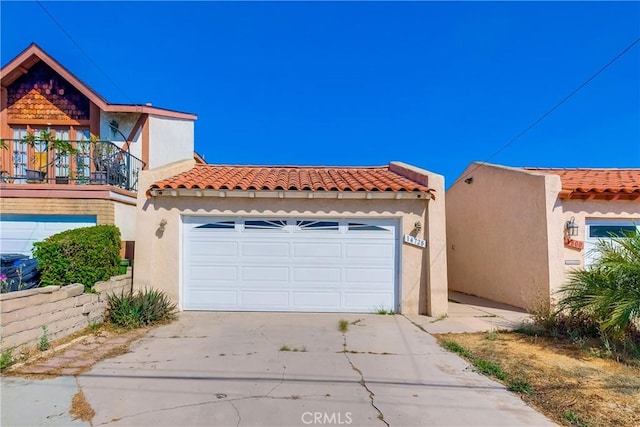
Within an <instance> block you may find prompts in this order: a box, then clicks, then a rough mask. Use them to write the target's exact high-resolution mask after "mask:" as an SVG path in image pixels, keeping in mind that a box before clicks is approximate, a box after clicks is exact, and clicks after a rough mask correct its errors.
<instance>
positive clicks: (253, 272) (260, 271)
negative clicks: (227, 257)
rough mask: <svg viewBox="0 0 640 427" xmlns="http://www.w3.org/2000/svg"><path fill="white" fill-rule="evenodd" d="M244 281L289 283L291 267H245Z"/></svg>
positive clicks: (243, 270)
mask: <svg viewBox="0 0 640 427" xmlns="http://www.w3.org/2000/svg"><path fill="white" fill-rule="evenodd" d="M242 281H244V282H285V283H286V282H288V281H289V267H272V266H269V265H268V264H266V265H255V266H251V267H248V266H243V267H242Z"/></svg>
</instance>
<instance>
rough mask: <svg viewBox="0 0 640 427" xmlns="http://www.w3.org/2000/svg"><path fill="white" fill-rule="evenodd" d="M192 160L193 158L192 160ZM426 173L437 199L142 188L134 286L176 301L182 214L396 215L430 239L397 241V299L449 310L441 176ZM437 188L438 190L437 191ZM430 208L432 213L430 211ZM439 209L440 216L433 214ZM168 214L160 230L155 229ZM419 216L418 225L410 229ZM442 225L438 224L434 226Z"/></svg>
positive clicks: (150, 178)
mask: <svg viewBox="0 0 640 427" xmlns="http://www.w3.org/2000/svg"><path fill="white" fill-rule="evenodd" d="M191 163H192V162H191ZM190 167H191V166H190V164H189V162H182V163H179V164H174V165H171V166H169V167H167V168H162V169H156V170H150V171H145V172H143V174H142V175H141V188H148V187H149V185H150V184H151V183H152V182H154V181H156V180H158V179H161V178H163V177H166V176H172V175H174V174H175V173H178V172H180V171H181V170H187V169H189V168H190ZM438 177H439V176H438V175H435V174H433V175H432V176H430V177H429V179H430V182H429V186H430V187H432V188H436V191H437V192H436V194H438V196H440V198H439V199H436V200H431V201H426V200H379V199H378V200H376V199H371V200H345V199H342V200H338V199H287V198H284V199H277V198H273V199H272V198H261V199H248V198H231V197H227V198H224V199H220V198H213V197H211V198H210V197H201V198H196V197H164V196H163V197H153V198H147V197H146V195H144V194H140V195H139V198H138V216H137V230H136V236H137V237H136V257H135V258H136V269H135V276H134V287H136V288H142V287H145V286H146V287H153V288H156V289H161V290H164V291H166V292H167V293H168V294H169V296H170V297H171V298H172V299H174V300H175V301H180V286H181V282H182V278H181V274H180V261H179V260H180V259H181V253H180V251H181V228H182V222H181V215H218V216H256V217H258V216H259V217H265V216H303V217H309V218H313V217H326V216H331V217H338V218H356V217H357V218H376V219H382V218H385V219H397V220H398V221H399V222H400V225H401V230H400V231H401V234H412V235H414V236H417V237H420V238H426V239H428V245H427V250H424V249H421V248H417V247H414V246H410V245H406V244H401V243H400V248H401V251H400V252H401V253H400V264H401V267H400V275H401V277H400V302H401V310H402V312H404V313H421V314H430V315H435V316H438V315H441V314H446V312H447V277H446V253H445V247H446V237H445V236H446V235H445V229H444V214H443V211H444V197H442V196H443V193H444V191H443V186H444V183H443V180H442V177H440V181H438ZM438 188H440V191H439V192H438ZM431 211H433V213H431ZM437 215H440V218H436V216H437ZM163 219H164V220H166V221H167V224H166V226H165V230H164V232H161V231H160V230H159V223H160V221H161V220H163ZM416 221H420V222H422V224H423V227H422V230H421V231H419V232H417V233H416V231H415V230H414V224H415V223H416ZM437 227H440V229H437Z"/></svg>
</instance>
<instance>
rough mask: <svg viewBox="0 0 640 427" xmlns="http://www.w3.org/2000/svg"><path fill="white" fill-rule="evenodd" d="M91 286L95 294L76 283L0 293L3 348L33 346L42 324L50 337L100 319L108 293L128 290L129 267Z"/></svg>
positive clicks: (37, 338)
mask: <svg viewBox="0 0 640 427" xmlns="http://www.w3.org/2000/svg"><path fill="white" fill-rule="evenodd" d="M94 289H95V291H96V292H97V293H95V294H92V293H84V286H83V285H81V284H79V283H76V284H72V285H68V286H62V287H60V286H46V287H44V288H35V289H28V290H25V291H18V292H10V293H6V294H0V337H1V338H2V348H3V349H5V348H10V347H20V346H23V345H26V346H27V347H34V346H35V345H36V344H37V342H38V340H39V339H40V337H42V334H43V330H42V327H43V326H46V327H47V336H48V338H49V340H50V341H52V340H56V339H59V338H64V337H67V336H69V335H71V334H73V333H74V332H77V331H79V330H81V329H84V328H86V327H87V326H89V323H90V322H102V320H103V319H104V312H105V309H106V307H107V296H108V295H109V294H111V293H115V294H117V295H120V294H121V293H122V292H124V293H125V294H126V293H130V292H131V269H129V271H128V273H127V274H124V275H121V276H114V277H112V278H111V279H109V280H108V281H105V282H98V283H96V284H95V285H94Z"/></svg>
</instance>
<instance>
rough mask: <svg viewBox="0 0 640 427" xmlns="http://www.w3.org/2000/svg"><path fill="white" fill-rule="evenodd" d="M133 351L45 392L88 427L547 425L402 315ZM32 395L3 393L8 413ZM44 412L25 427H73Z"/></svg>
mask: <svg viewBox="0 0 640 427" xmlns="http://www.w3.org/2000/svg"><path fill="white" fill-rule="evenodd" d="M340 320H347V321H348V322H349V325H348V331H347V332H345V333H342V332H340V331H339V330H338V323H339V321H340ZM285 347H286V348H288V349H289V350H290V351H284V350H285ZM130 350H131V351H130V352H129V353H127V354H124V355H122V356H118V357H116V358H113V359H108V360H104V361H102V362H100V363H98V364H97V365H95V366H94V368H93V369H92V370H91V371H89V372H87V373H85V374H83V375H80V376H78V377H77V378H75V379H74V378H73V377H61V378H58V379H55V380H47V381H41V382H40V383H41V385H40V389H42V388H43V387H44V384H45V383H47V382H50V385H51V387H50V388H49V389H48V391H49V393H51V392H52V391H54V390H55V389H56V387H57V390H58V391H59V392H58V393H55V394H57V395H58V396H60V394H65V393H66V394H68V395H69V401H70V396H73V394H75V393H76V392H77V391H78V389H80V390H81V391H82V392H83V393H84V395H85V398H86V400H87V401H88V403H89V404H90V405H91V406H92V407H93V409H94V410H95V416H94V418H93V420H92V423H91V424H92V425H93V426H99V425H109V426H176V425H181V426H201V425H202V426H205V425H206V426H218V425H220V426H254V425H262V426H304V425H353V426H375V425H379V426H385V425H391V426H537V425H540V426H542V425H553V423H551V422H550V421H549V420H548V419H546V418H545V417H543V416H542V415H540V414H539V413H537V412H535V411H534V410H533V409H531V408H529V407H528V406H526V405H525V404H524V403H523V402H522V400H521V399H520V398H519V397H518V396H516V395H514V394H511V393H510V392H508V391H507V390H506V389H505V388H504V386H502V385H501V384H498V383H495V382H493V381H491V380H489V379H487V378H485V377H484V376H482V375H479V374H477V373H475V372H473V371H472V370H471V369H470V367H469V365H468V364H467V363H466V362H465V361H464V360H462V359H460V358H459V357H457V356H455V355H453V354H451V353H448V352H446V351H444V350H442V349H441V348H440V347H439V346H438V345H437V344H436V342H435V339H434V338H433V337H432V336H431V335H429V334H428V333H426V332H424V331H422V330H420V329H419V328H417V327H416V326H415V325H414V324H413V323H412V322H411V321H409V320H408V319H407V318H405V317H404V316H401V315H396V316H381V315H340V314H280V313H194V312H189V313H182V314H181V315H180V319H179V320H178V321H176V322H174V323H172V324H170V325H167V326H163V327H160V328H157V329H154V330H153V331H152V332H151V333H150V334H148V335H147V336H146V337H145V338H143V339H141V340H140V341H138V342H136V343H135V344H134V345H133V346H132V347H131V349H130ZM296 350H297V351H296ZM6 381H7V379H6V378H4V379H3V382H6ZM56 381H57V383H54V382H56ZM23 382H24V383H23ZM35 386H37V382H36V383H35V385H34V384H31V382H29V381H26V380H22V379H10V381H9V383H8V384H3V396H2V409H3V412H4V411H6V410H7V409H8V406H7V404H8V402H7V398H9V396H7V395H6V392H7V391H8V392H9V394H10V395H11V394H13V395H16V394H17V393H23V394H25V390H26V389H25V388H26V387H32V390H33V387H35ZM45 400H46V399H45ZM43 404H44V403H43V402H41V403H40V404H39V405H40V406H39V405H35V406H34V405H33V403H32V404H31V406H30V408H31V409H30V411H27V412H23V413H22V414H23V416H22V418H20V420H21V422H20V423H22V421H24V425H38V424H39V425H66V424H68V423H67V421H69V420H70V419H69V418H68V416H66V415H63V414H58V413H57V412H60V410H58V409H59V408H58V409H54V408H46V404H44V405H45V406H42V405H43ZM36 408H40V409H36ZM13 410H14V411H15V410H19V409H18V408H17V407H14V408H13ZM47 411H48V412H47ZM56 411H57V412H56ZM63 412H64V411H63ZM36 413H37V415H36ZM47 414H48V415H49V416H50V417H49V418H46V419H45V416H47ZM51 416H53V418H51ZM29 417H31V418H29ZM33 417H38V418H37V419H34V418H33ZM56 417H58V418H56ZM14 421H15V419H14ZM6 422H9V419H8V418H6V417H5V416H4V415H3V424H2V425H3V426H4V425H10V424H5V423H6ZM56 423H59V424H56ZM73 425H88V424H87V423H82V422H79V421H78V420H76V421H74V423H73Z"/></svg>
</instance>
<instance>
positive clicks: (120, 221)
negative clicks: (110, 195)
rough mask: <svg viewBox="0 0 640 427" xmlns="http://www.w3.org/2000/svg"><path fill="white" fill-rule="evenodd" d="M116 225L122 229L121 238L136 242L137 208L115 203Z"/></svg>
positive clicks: (114, 215)
mask: <svg viewBox="0 0 640 427" xmlns="http://www.w3.org/2000/svg"><path fill="white" fill-rule="evenodd" d="M113 217H114V224H115V225H117V226H118V228H119V229H120V238H121V239H122V240H125V241H135V240H136V207H135V206H134V205H130V204H125V203H118V202H114V204H113Z"/></svg>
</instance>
